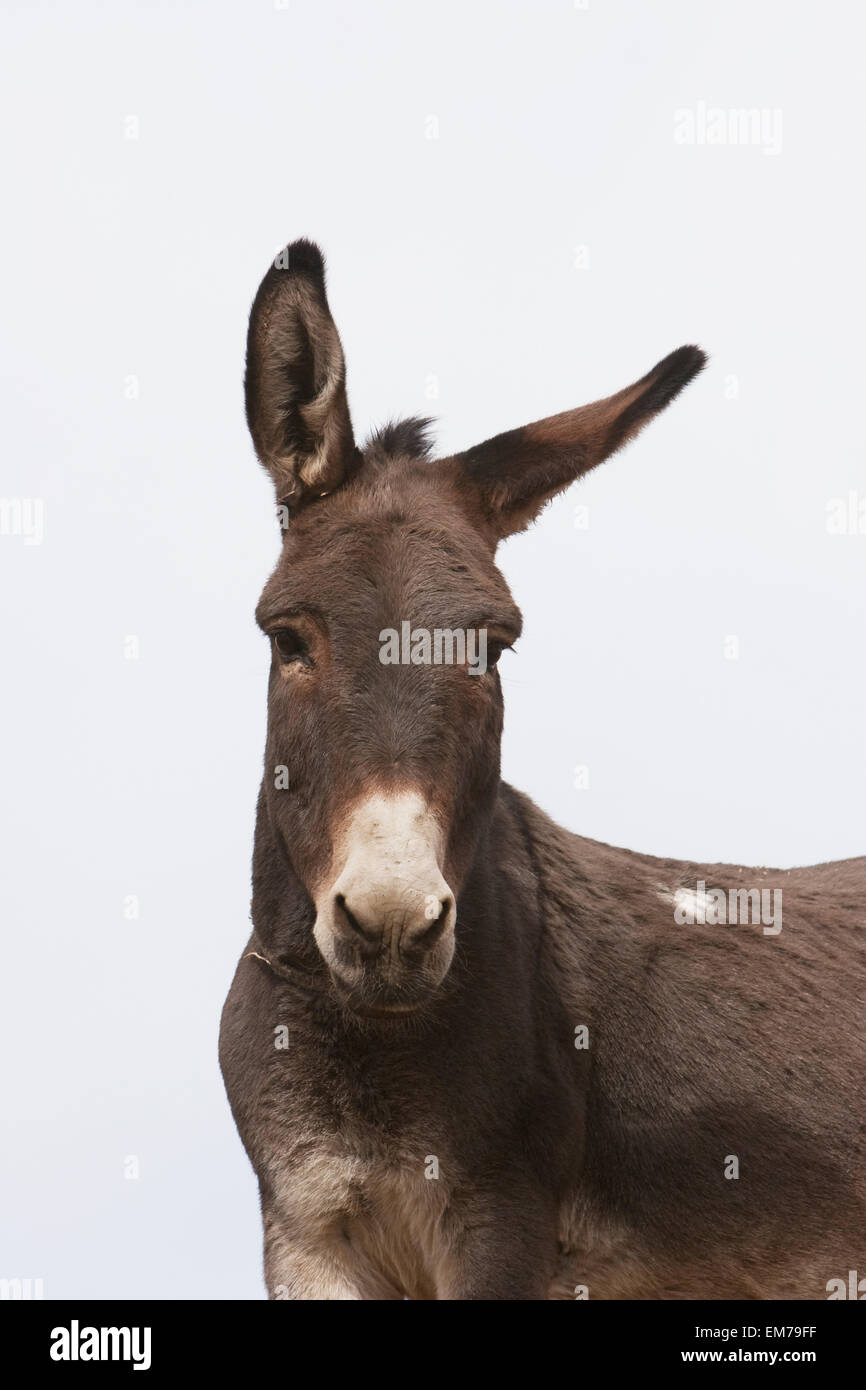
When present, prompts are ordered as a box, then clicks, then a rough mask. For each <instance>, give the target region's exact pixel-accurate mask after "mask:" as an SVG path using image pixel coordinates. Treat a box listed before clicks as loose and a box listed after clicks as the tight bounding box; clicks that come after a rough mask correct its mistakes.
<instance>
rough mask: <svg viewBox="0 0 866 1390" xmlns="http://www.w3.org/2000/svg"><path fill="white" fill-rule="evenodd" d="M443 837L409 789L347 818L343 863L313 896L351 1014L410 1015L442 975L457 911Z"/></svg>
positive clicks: (370, 802) (324, 949) (368, 802)
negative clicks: (445, 867)
mask: <svg viewBox="0 0 866 1390" xmlns="http://www.w3.org/2000/svg"><path fill="white" fill-rule="evenodd" d="M443 841H444V837H443V835H442V831H441V828H440V827H439V825H438V823H437V822H436V820H435V818H434V817H433V815H432V814H431V812H430V811H429V809H428V808H427V806H426V804H425V802H424V801H423V799H422V798H421V797H420V796H418V795H416V794H414V793H400V794H394V795H390V796H389V795H380V794H376V795H373V796H369V797H367V798H365V800H364V801H362V802H360V803H359V804H357V805H356V806H355V807H354V808H353V809H352V811H351V812H350V814H349V815H348V816H347V818H346V821H345V825H344V829H343V833H342V835H341V836H340V840H339V854H338V862H339V863H340V865H341V868H340V869H339V872H338V874H337V876H336V878H335V879H333V880H332V882H331V884H330V886H329V887H328V888H326V889H324V890H323V891H322V892H320V893H319V894H317V895H316V924H315V927H314V929H313V935H314V937H315V939H316V944H317V946H318V948H319V950H320V952H321V954H322V956H323V958H324V960H325V963H326V965H327V967H328V970H329V971H330V974H331V978H332V980H333V982H334V986H335V989H336V991H337V994H338V995H339V997H340V999H341V1000H342V1001H343V1003H345V1004H346V1005H348V1007H349V1008H351V1009H353V1010H354V1011H355V1012H356V1013H359V1014H362V1015H364V1016H366V1017H380V1018H396V1017H399V1016H401V1015H406V1014H411V1013H414V1012H415V1011H416V1009H418V1008H420V1006H421V1005H422V1004H423V1003H424V1002H425V1001H426V1000H428V999H429V998H430V996H431V994H432V993H433V992H434V991H435V990H436V989H437V988H438V986H439V985H440V984H441V983H442V981H443V980H444V978H445V976H446V974H447V973H448V969H449V966H450V965H451V961H452V958H453V956H454V928H455V923H456V917H457V913H456V908H455V903H454V894H453V892H452V891H451V889H450V887H449V886H448V884H447V882H446V881H445V878H444V876H443V874H442V870H441V868H440V858H441V853H442V847H443Z"/></svg>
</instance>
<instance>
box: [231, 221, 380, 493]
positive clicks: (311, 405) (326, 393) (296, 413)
mask: <svg viewBox="0 0 866 1390" xmlns="http://www.w3.org/2000/svg"><path fill="white" fill-rule="evenodd" d="M244 390H245V394H246V407H247V423H248V424H249V427H250V434H251V435H252V437H253V443H254V444H255V447H256V453H257V454H258V456H259V459H260V461H261V462H262V463H263V464H264V466H265V468H266V469H267V470H268V472H269V473H270V475H271V478H272V479H273V482H274V487H275V488H276V491H277V499H278V501H280V502H281V503H284V504H286V505H287V506H288V507H289V509H290V510H295V509H296V508H297V507H298V506H299V505H300V504H301V503H303V502H305V501H307V500H308V499H310V498H313V497H320V496H322V495H324V493H326V492H332V491H333V490H334V488H336V487H339V485H340V483H341V482H343V480H344V479H345V477H346V475H347V473H348V471H349V469H350V468H351V467H352V465H353V463H354V462H355V460H356V458H357V450H356V448H355V440H354V435H353V433H352V421H351V419H350V416H349V404H348V401H347V399H346V364H345V360H344V358H343V348H342V344H341V343H340V335H339V334H338V332H337V328H336V325H335V323H334V320H333V319H332V318H331V311H330V309H329V308H328V299H327V295H326V294H325V262H324V258H323V256H322V253H321V251H320V250H319V248H318V246H316V245H314V244H313V242H311V241H304V240H301V241H295V242H293V243H292V245H291V246H287V247H286V248H285V249H284V250H283V251H281V252H280V254H279V255H278V256H277V258H276V260H275V261H274V263H273V265H272V266H271V267H270V269H269V270H268V273H267V275H266V276H265V278H264V280H263V281H262V283H261V285H260V286H259V290H258V293H257V295H256V297H255V300H254V301H253V307H252V310H251V311H250V326H249V333H248V335H247V372H246V378H245V380H244Z"/></svg>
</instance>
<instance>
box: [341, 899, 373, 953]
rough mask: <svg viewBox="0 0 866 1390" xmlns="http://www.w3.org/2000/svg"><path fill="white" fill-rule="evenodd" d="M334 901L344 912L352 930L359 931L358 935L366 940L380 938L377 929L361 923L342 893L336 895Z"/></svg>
mask: <svg viewBox="0 0 866 1390" xmlns="http://www.w3.org/2000/svg"><path fill="white" fill-rule="evenodd" d="M334 902H335V903H336V905H337V907H338V908H339V909H340V911H341V912H342V914H343V916H344V917H345V919H346V921H347V922H348V924H349V926H350V927H351V928H352V931H354V932H357V933H358V935H359V936H362V937H363V938H364V940H365V941H378V940H379V936H380V933H379V932H377V931H370V930H368V928H366V927H364V926H362V925H361V923H360V922H359V921H358V919H357V917H356V916H355V914H354V913H353V912H352V911H351V909H350V907H349V904H348V903H347V902H346V899H345V897H344V896H343V894H342V893H337V895H336V897H335V898H334Z"/></svg>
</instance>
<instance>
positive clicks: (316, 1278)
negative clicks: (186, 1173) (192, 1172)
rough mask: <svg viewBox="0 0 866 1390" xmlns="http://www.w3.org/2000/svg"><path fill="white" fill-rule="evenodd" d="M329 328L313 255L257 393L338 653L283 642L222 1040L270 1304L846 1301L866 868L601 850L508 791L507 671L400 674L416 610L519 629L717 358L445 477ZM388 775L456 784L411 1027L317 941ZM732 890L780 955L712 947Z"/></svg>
mask: <svg viewBox="0 0 866 1390" xmlns="http://www.w3.org/2000/svg"><path fill="white" fill-rule="evenodd" d="M298 248H299V249H298ZM280 276H282V277H283V278H282V279H280V278H279V277H280ZM323 315H327V320H328V321H327V322H325V320H324V318H323ZM299 316H300V317H299ZM329 323H330V315H329V313H328V311H327V300H326V298H325V291H324V272H323V268H322V263H321V257H320V256H319V253H318V252H316V251H315V248H311V247H310V246H309V244H308V243H296V244H295V246H294V247H292V248H289V269H288V270H283V271H274V270H272V271H270V272H269V275H268V276H267V277H266V280H265V282H264V284H263V287H262V290H260V292H259V296H258V297H257V299H256V303H255V305H254V307H253V313H252V316H251V323H250V340H249V341H250V347H249V357H248V374H247V406H248V415H249V419H250V426H251V430H252V434H253V438H254V440H255V442H256V445H257V448H258V451H259V454H260V457H261V458H262V461H263V462H264V463H265V465H266V466H267V467H268V468H269V469H270V471H271V473H272V476H273V477H274V481H275V486H276V489H277V493H278V496H287V495H288V496H289V497H291V499H292V510H293V520H292V523H291V526H290V527H289V529H288V534H287V535H286V538H285V541H284V545H283V550H282V554H281V557H280V561H279V563H278V565H277V568H276V570H275V572H274V574H273V576H272V577H271V579H270V580H269V581H268V584H267V585H266V587H265V591H264V594H263V595H262V599H261V601H260V603H259V607H258V611H257V616H258V619H259V622H260V624H261V625H262V627H263V628H264V629H265V630H266V631H268V632H270V633H273V632H275V631H280V632H284V631H286V630H289V631H291V632H296V634H297V636H298V637H299V638H300V639H302V641H303V645H304V651H305V652H306V653H307V654H308V659H309V664H308V665H307V664H298V663H297V662H292V663H291V664H289V665H286V663H285V662H284V661H283V660H282V659H281V657H280V654H279V651H278V650H277V648H276V646H275V649H274V659H273V664H272V668H271V676H270V685H269V721H268V741H267V749H266V757H265V775H264V778H263V782H262V790H261V794H260V797H259V806H258V816H257V825H256V842H255V853H254V864H253V887H254V897H253V925H254V934H253V936H252V938H251V940H250V943H249V944H248V947H247V949H246V951H245V953H244V956H243V957H242V959H241V961H240V964H239V966H238V969H237V973H236V976H235V980H234V983H233V985H232V988H231V991H230V993H229V997H228V1000H227V1002H226V1007H225V1010H224V1015H223V1025H222V1033H221V1063H222V1067H223V1074H224V1077H225V1081H226V1087H227V1090H228V1093H229V1098H230V1101H231V1105H232V1110H233V1113H234V1116H235V1119H236V1122H237V1125H238V1129H239V1131H240V1134H241V1136H242V1139H243V1142H244V1144H245V1146H246V1148H247V1151H248V1153H249V1155H250V1159H251V1161H252V1164H253V1166H254V1168H255V1171H256V1173H257V1175H258V1179H259V1184H260V1189H261V1198H262V1212H263V1220H264V1227H265V1274H266V1281H267V1285H268V1288H269V1291H270V1293H271V1295H272V1296H273V1297H290V1298H401V1297H403V1296H404V1295H408V1296H409V1297H410V1298H431V1299H433V1298H436V1299H442V1298H445V1299H449V1298H454V1299H547V1298H573V1297H575V1290H576V1289H577V1288H578V1287H580V1286H586V1287H587V1288H588V1291H589V1296H590V1297H591V1298H615V1299H618V1298H709V1299H713V1298H723V1297H735V1298H782V1297H793V1298H804V1299H814V1298H824V1297H826V1286H827V1281H828V1280H830V1279H832V1278H835V1277H843V1278H844V1277H846V1276H847V1272H848V1270H849V1269H857V1268H859V1269H860V1270H861V1272H864V1273H866V1240H864V1198H866V1192H864V1186H863V1181H864V1176H863V1175H864V1146H863V1126H862V1118H863V1100H864V1086H863V1079H864V1066H863V1033H864V1005H863V997H864V986H866V951H864V939H863V907H862V903H863V888H864V867H866V861H864V860H862V859H861V860H851V861H847V862H844V863H838V864H828V865H821V866H818V867H816V868H811V869H797V870H790V871H786V872H782V871H776V870H773V871H770V870H744V869H740V868H736V867H732V866H725V865H695V864H686V863H682V862H680V861H675V860H661V859H653V858H650V857H649V856H646V855H641V854H635V853H633V852H631V851H628V850H623V849H615V848H611V847H610V846H607V845H602V844H598V843H596V842H595V841H592V840H587V839H583V838H581V837H578V836H575V835H571V834H569V833H568V832H567V831H565V830H564V829H562V828H560V827H559V826H557V825H555V824H554V823H553V822H551V821H550V820H549V819H548V818H547V817H546V816H545V815H544V814H543V813H542V812H541V811H540V810H539V809H538V808H537V807H536V806H534V805H533V803H532V802H531V801H530V800H529V799H528V798H526V797H524V796H523V795H521V794H520V793H518V792H516V791H514V790H513V789H512V788H510V787H508V786H507V785H506V784H504V783H503V782H502V781H501V780H500V775H499V743H500V736H501V730H502V696H501V689H500V685H499V679H498V676H497V675H496V672H495V670H494V671H489V672H488V673H487V674H486V675H483V676H481V677H474V678H473V677H470V676H468V675H467V673H466V671H465V670H464V669H462V668H460V667H456V666H451V667H449V666H439V667H435V666H412V665H408V666H383V665H382V664H381V662H380V661H379V659H378V652H379V642H378V636H379V633H380V631H381V630H382V629H383V628H388V627H395V628H399V626H400V623H401V621H403V620H409V621H411V623H412V624H413V626H416V627H417V626H424V627H427V628H435V627H450V628H456V627H472V626H477V625H481V624H484V625H486V627H487V629H488V631H490V632H491V633H494V634H498V636H499V638H500V639H501V640H502V641H503V642H507V641H510V640H512V639H513V638H514V637H515V636H516V635H517V633H518V632H519V627H520V615H519V611H518V610H517V608H516V606H515V605H514V602H513V599H512V598H511V596H510V594H509V592H508V588H507V586H506V584H505V581H504V580H503V578H502V576H501V575H500V573H499V571H498V570H497V569H496V566H495V563H494V558H493V557H494V550H495V546H496V542H497V540H498V539H499V538H500V537H501V536H503V535H507V534H510V533H511V532H512V531H514V530H518V529H520V528H521V527H522V526H524V525H526V524H527V523H528V522H529V521H530V520H531V519H532V517H533V516H535V515H536V514H537V512H538V510H539V509H540V507H541V506H543V505H544V502H545V501H546V500H547V499H548V498H549V497H551V496H553V495H554V494H555V493H556V492H558V491H560V490H562V488H564V487H566V486H568V484H569V482H570V481H572V479H573V478H575V477H577V476H578V475H579V474H580V473H582V472H585V471H586V470H587V469H588V468H591V467H594V466H595V465H596V464H597V463H599V462H601V461H602V459H603V458H605V457H607V456H608V455H609V454H610V453H611V452H613V451H614V450H615V449H617V448H618V447H620V446H621V445H622V444H623V443H625V442H626V441H627V440H629V439H630V438H632V437H633V436H634V434H635V433H636V432H637V431H638V430H639V429H640V428H641V427H642V425H643V424H645V423H646V422H647V421H648V420H649V419H651V418H652V417H653V415H655V414H657V413H658V411H659V410H660V409H662V408H664V407H665V406H666V405H667V404H668V402H669V401H670V400H671V399H672V398H673V397H674V396H675V395H676V394H677V392H678V391H679V390H680V389H681V388H682V387H683V386H684V385H685V384H686V382H687V381H688V380H689V379H690V378H691V377H692V376H693V375H694V374H695V372H696V371H698V370H699V369H700V367H701V365H702V364H703V360H704V359H703V355H702V354H701V353H700V352H699V350H698V349H696V348H683V349H680V350H679V351H678V352H676V353H673V354H671V356H670V357H668V358H666V359H665V360H664V361H663V362H662V363H660V364H659V365H658V366H657V367H656V368H654V369H653V371H652V372H650V373H649V374H648V375H647V376H646V377H644V378H643V379H642V380H641V381H640V382H638V383H636V384H635V385H634V386H632V387H629V388H627V390H626V391H623V392H620V393H618V394H617V395H615V396H612V397H610V398H609V399H608V400H606V401H603V402H599V403H596V404H595V405H593V406H589V407H583V408H582V409H580V410H577V411H571V412H566V413H565V414H562V415H559V416H554V417H552V418H551V419H549V420H546V421H541V422H539V423H538V424H536V425H532V426H528V427H526V428H525V429H523V430H518V431H512V432H511V433H509V434H506V435H501V436H498V437H497V438H496V439H494V440H490V441H488V442H487V443H486V444H484V445H480V446H478V447H476V448H475V449H471V450H469V451H468V452H467V453H466V454H464V455H460V456H455V457H452V458H449V459H446V460H442V461H440V462H439V463H435V462H432V461H431V460H430V459H429V457H428V450H427V446H426V442H425V433H424V423H423V422H407V423H405V424H403V425H400V426H391V427H388V428H387V429H386V430H384V431H382V432H380V434H379V435H378V436H377V437H375V438H374V440H372V441H371V442H370V444H369V445H368V446H367V448H366V449H365V450H363V451H357V450H356V449H355V446H354V441H353V439H352V436H351V425H350V423H349V417H348V407H347V406H345V377H344V369H343V366H342V352H341V351H339V339H337V338H336V330H335V329H334V330H333V333H332V332H331V327H329ZM335 354H337V355H336V356H335ZM323 382H324V383H328V382H331V383H334V382H337V383H339V384H338V386H337V387H336V388H335V389H334V390H333V391H332V394H331V397H330V399H331V403H332V409H333V418H331V417H330V415H329V413H328V412H327V411H326V412H324V413H320V414H318V415H317V413H316V411H315V410H313V411H310V410H309V409H307V410H306V413H304V410H303V407H305V406H308V405H309V403H310V401H313V400H316V399H318V398H319V397H320V396H321V389H322V383H323ZM263 383H267V384H266V385H263ZM344 407H345V408H344ZM311 460H313V461H315V468H313V469H312V471H311ZM324 482H327V483H328V484H329V486H328V488H327V489H325V488H324V487H320V486H319V485H320V484H323V483H324ZM313 483H314V484H315V486H313V485H312V484H313ZM322 491H327V492H328V495H327V496H325V497H320V496H319V493H320V492H322ZM278 765H284V766H287V767H288V768H289V773H290V786H289V788H288V790H278V789H277V788H276V787H275V785H274V776H273V769H274V768H275V767H276V766H278ZM371 789H375V790H377V791H379V792H381V793H383V794H385V795H388V794H390V793H392V792H396V791H401V790H403V791H405V790H411V791H413V792H417V793H419V794H420V795H421V797H422V798H423V799H424V801H425V803H426V804H427V805H428V806H429V807H430V809H431V814H432V815H434V816H435V818H436V821H437V824H438V825H439V826H440V827H441V829H442V832H443V843H444V850H443V853H442V864H441V868H442V872H443V873H444V875H445V878H446V879H447V882H448V884H449V885H450V887H451V889H452V890H453V892H454V894H455V897H456V902H457V924H456V951H455V954H454V959H453V963H452V964H451V965H450V969H448V970H447V973H446V974H445V976H444V979H442V980H441V982H437V983H436V984H435V986H434V985H433V984H431V982H430V980H429V979H427V978H425V976H424V970H423V960H422V959H420V958H419V960H418V961H410V962H409V963H408V964H407V965H406V967H405V974H404V976H401V981H400V997H401V998H403V999H408V1000H410V1002H411V1004H412V1012H411V1013H408V1014H404V1015H400V1016H396V1017H388V1018H379V1017H370V1016H369V1015H368V1014H366V1013H365V1012H363V1011H362V1010H361V1011H359V1009H358V1008H356V1007H354V1003H353V1002H351V1001H348V1000H347V998H346V996H345V993H344V992H342V991H341V989H340V988H339V980H338V979H337V978H335V976H334V975H333V974H332V972H331V971H330V970H329V968H328V967H327V966H326V965H325V962H324V960H323V958H322V956H321V954H320V953H319V951H318V949H317V947H316V944H315V942H314V939H313V935H312V929H313V924H314V920H315V918H316V906H315V901H314V900H316V901H318V900H319V897H320V895H321V893H322V892H323V891H327V889H328V885H329V884H330V883H331V882H332V881H333V878H334V875H335V858H336V853H337V852H336V849H335V846H337V845H338V844H339V843H340V834H341V826H343V825H344V824H345V823H346V818H347V815H348V811H349V809H350V808H351V807H352V806H353V805H355V804H356V803H357V802H358V799H359V798H360V797H363V796H364V795H365V794H366V793H368V792H369V791H370V790H371ZM701 879H702V880H704V881H705V882H706V884H707V885H708V886H710V887H711V886H713V885H716V884H717V885H719V886H723V887H725V888H736V887H741V886H744V887H749V888H781V889H782V890H783V929H782V931H781V933H780V934H778V935H772V936H771V935H765V934H764V933H763V931H762V929H761V926H760V925H757V926H751V925H733V926H716V927H713V926H688V925H678V924H677V923H676V922H675V920H674V909H673V905H672V899H673V897H674V895H675V893H676V890H677V889H678V888H681V887H684V888H688V887H691V888H694V886H695V884H696V883H697V881H698V880H701ZM368 944H369V943H368ZM347 949H348V948H347ZM370 954H371V957H372V958H371V960H370V961H369V962H368V971H367V974H366V975H365V985H364V989H365V991H366V992H367V995H368V996H369V1000H373V1001H374V1002H375V1000H376V999H378V998H383V997H386V985H385V984H384V983H383V981H382V979H381V978H380V973H381V972H380V970H379V967H380V964H381V962H380V960H379V957H378V955H377V954H376V949H375V943H374V946H373V948H371V951H370ZM388 988H390V986H388ZM388 997H390V996H388ZM360 1002H362V1003H363V1002H364V1001H363V1000H361V1001H360ZM283 1026H285V1027H287V1028H288V1047H286V1048H277V1047H275V1045H274V1039H275V1030H276V1029H279V1028H281V1027H283ZM580 1026H586V1027H587V1028H588V1030H589V1047H588V1048H587V1049H585V1050H583V1049H577V1048H576V1047H575V1029H576V1028H578V1027H580ZM730 1155H736V1156H737V1158H738V1160H739V1169H740V1176H739V1178H737V1179H736V1180H731V1179H727V1178H726V1177H725V1164H726V1160H727V1158H728V1156H730ZM433 1160H435V1163H436V1165H438V1176H429V1174H430V1173H431V1171H432V1169H433V1167H434V1164H433Z"/></svg>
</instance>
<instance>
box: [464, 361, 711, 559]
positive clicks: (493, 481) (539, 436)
mask: <svg viewBox="0 0 866 1390" xmlns="http://www.w3.org/2000/svg"><path fill="white" fill-rule="evenodd" d="M706 361H707V357H706V354H705V353H704V352H702V351H701V349H700V348H698V347H681V348H677V350H676V352H672V353H671V354H670V356H669V357H665V358H664V359H663V361H661V362H659V363H657V364H656V366H655V367H653V369H652V371H651V372H647V374H646V376H644V377H641V379H640V381H636V382H635V383H634V385H633V386H627V387H626V388H625V390H623V391H618V392H617V393H616V395H615V396H608V397H607V398H606V399H605V400H602V401H595V402H594V403H593V404H592V405H584V406H580V407H579V408H578V409H577V410H566V411H563V413H562V414H561V415H550V416H548V417H547V419H545V420H538V421H536V423H535V424H533V425H524V426H523V427H522V428H521V429H517V430H509V431H508V432H507V433H506V434H498V435H496V436H495V437H494V438H493V439H488V440H487V441H486V443H484V444H476V445H475V447H474V448H472V449H467V450H466V452H465V453H463V454H458V455H457V456H456V458H454V459H451V460H448V463H449V464H451V465H452V466H455V465H456V467H457V470H458V477H459V480H460V483H461V485H462V486H465V485H466V483H469V484H470V485H471V487H472V491H473V493H474V494H475V497H476V499H477V500H478V501H480V504H481V507H482V511H483V512H484V514H485V518H486V520H487V521H488V523H489V524H490V526H491V527H492V529H493V531H494V533H495V534H496V536H497V537H498V538H499V539H502V538H503V537H505V536H510V535H512V534H513V533H514V532H515V531H522V530H523V529H524V527H526V526H528V525H529V523H530V522H531V521H534V520H535V518H536V517H537V515H538V513H539V512H540V511H541V509H542V507H543V506H544V505H545V503H547V502H549V501H550V499H551V498H552V497H555V496H556V494H557V493H559V492H562V491H563V490H564V489H565V488H567V487H568V486H569V484H570V483H573V482H574V480H575V479H576V478H579V477H581V476H582V474H584V473H588V472H589V470H590V469H591V468H595V467H596V465H597V464H599V463H602V462H603V461H604V460H605V459H606V458H608V457H609V456H610V455H611V454H613V453H615V452H616V450H617V449H620V448H622V446H623V445H624V444H627V443H628V441H629V440H630V439H633V438H634V436H635V435H636V434H637V433H638V432H639V431H640V430H641V429H643V427H644V425H645V424H647V423H648V421H650V420H652V419H653V418H654V417H655V416H656V415H658V414H659V412H660V411H662V410H664V408H665V406H666V405H669V404H670V402H671V401H672V400H673V399H674V397H675V396H678V395H679V393H680V391H682V389H683V387H684V386H686V385H687V384H688V383H689V382H690V381H691V379H692V377H694V376H697V374H698V372H699V371H700V370H701V369H702V367H704V365H705V364H706ZM443 462H444V461H443Z"/></svg>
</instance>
